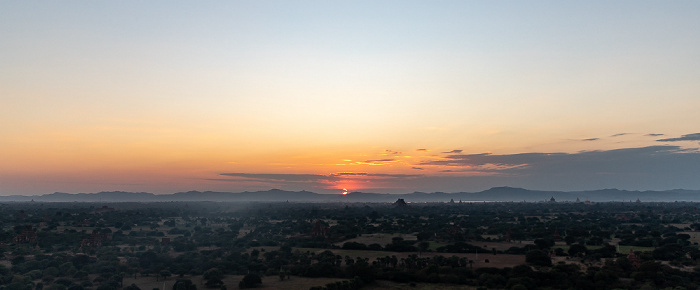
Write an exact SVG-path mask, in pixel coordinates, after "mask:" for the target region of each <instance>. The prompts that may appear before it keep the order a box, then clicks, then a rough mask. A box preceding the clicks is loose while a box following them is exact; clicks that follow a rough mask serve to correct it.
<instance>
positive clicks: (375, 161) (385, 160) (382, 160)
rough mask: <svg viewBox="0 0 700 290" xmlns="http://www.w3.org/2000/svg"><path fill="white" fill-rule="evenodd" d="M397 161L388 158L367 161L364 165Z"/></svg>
mask: <svg viewBox="0 0 700 290" xmlns="http://www.w3.org/2000/svg"><path fill="white" fill-rule="evenodd" d="M394 161H396V159H391V158H386V159H373V160H365V161H364V163H382V162H394Z"/></svg>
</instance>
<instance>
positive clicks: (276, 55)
mask: <svg viewBox="0 0 700 290" xmlns="http://www.w3.org/2000/svg"><path fill="white" fill-rule="evenodd" d="M697 11H700V2H698V1H670V2H669V1H636V0H635V1H258V0H255V1H196V2H193V1H5V0H0V39H1V41H0V195H14V194H22V195H37V194H47V193H52V192H70V193H78V192H100V191H116V190H121V191H135V192H153V193H157V194H165V193H173V192H180V191H189V190H199V191H208V190H211V191H232V192H239V191H257V190H268V189H272V188H279V189H285V190H308V191H314V192H319V193H340V192H342V191H343V190H348V191H363V192H377V193H406V192H414V191H422V192H436V191H442V192H465V191H480V190H485V189H488V188H490V187H494V186H513V187H524V188H529V189H539V190H566V191H570V190H590V189H602V188H619V189H628V190H664V189H675V188H685V189H700V178H698V177H700V151H699V150H698V149H699V148H700V133H699V132H700V114H699V113H698V112H699V111H700V83H699V82H698V80H700V37H698V36H699V34H698V31H700V18H699V17H697V13H696V12H697Z"/></svg>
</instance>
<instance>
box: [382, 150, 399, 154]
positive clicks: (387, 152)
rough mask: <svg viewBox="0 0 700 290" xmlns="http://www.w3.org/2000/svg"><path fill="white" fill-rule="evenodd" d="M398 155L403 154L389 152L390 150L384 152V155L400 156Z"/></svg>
mask: <svg viewBox="0 0 700 290" xmlns="http://www.w3.org/2000/svg"><path fill="white" fill-rule="evenodd" d="M398 154H401V152H398V151H394V150H389V149H386V150H384V155H398Z"/></svg>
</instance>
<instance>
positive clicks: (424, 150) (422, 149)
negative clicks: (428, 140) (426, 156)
mask: <svg viewBox="0 0 700 290" xmlns="http://www.w3.org/2000/svg"><path fill="white" fill-rule="evenodd" d="M416 151H418V152H428V151H429V150H428V149H425V148H419V149H416Z"/></svg>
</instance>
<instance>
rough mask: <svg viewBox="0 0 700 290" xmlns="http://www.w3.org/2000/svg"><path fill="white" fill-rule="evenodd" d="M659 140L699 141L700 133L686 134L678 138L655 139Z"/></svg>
mask: <svg viewBox="0 0 700 290" xmlns="http://www.w3.org/2000/svg"><path fill="white" fill-rule="evenodd" d="M656 141H659V142H678V141H700V133H693V134H686V135H683V136H681V137H678V138H667V139H659V140H656Z"/></svg>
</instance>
